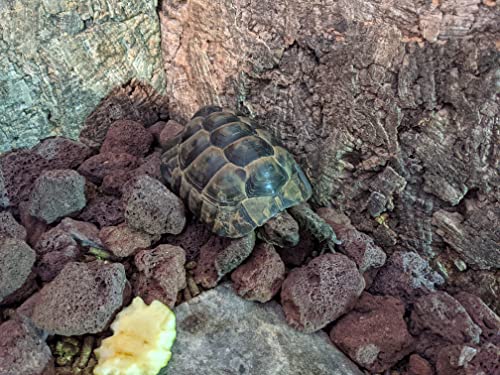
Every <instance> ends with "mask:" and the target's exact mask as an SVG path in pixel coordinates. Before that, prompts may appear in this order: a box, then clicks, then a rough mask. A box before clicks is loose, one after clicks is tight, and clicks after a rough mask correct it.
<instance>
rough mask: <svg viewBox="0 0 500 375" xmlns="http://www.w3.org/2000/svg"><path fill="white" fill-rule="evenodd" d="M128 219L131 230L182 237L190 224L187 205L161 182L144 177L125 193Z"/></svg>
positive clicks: (132, 184)
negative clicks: (186, 211)
mask: <svg viewBox="0 0 500 375" xmlns="http://www.w3.org/2000/svg"><path fill="white" fill-rule="evenodd" d="M122 200H123V205H124V207H125V219H126V220H127V223H128V224H129V225H130V227H132V228H135V229H137V230H142V231H144V232H147V233H150V234H164V233H171V234H179V233H181V232H182V229H183V228H184V225H185V224H186V216H185V213H184V204H183V203H182V201H181V200H180V198H179V197H177V196H176V195H175V194H174V193H172V192H171V191H170V190H168V189H167V187H166V186H165V185H163V184H162V183H161V182H160V181H158V180H156V179H154V178H152V177H149V176H146V175H141V176H137V177H135V178H133V179H132V180H131V181H129V182H128V183H127V185H126V186H125V187H124V189H123V196H122Z"/></svg>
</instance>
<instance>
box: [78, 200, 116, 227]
mask: <svg viewBox="0 0 500 375" xmlns="http://www.w3.org/2000/svg"><path fill="white" fill-rule="evenodd" d="M78 219H80V220H83V221H88V222H91V223H94V224H97V225H98V226H99V227H101V228H102V227H108V226H113V225H117V224H120V223H122V222H123V221H124V220H125V216H124V209H123V204H122V201H121V199H120V198H117V197H113V196H111V195H98V196H97V197H95V198H94V199H91V200H90V201H89V202H88V203H87V206H86V207H85V208H84V209H83V210H82V212H81V213H80V214H79V215H78Z"/></svg>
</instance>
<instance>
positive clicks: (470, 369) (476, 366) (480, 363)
mask: <svg viewBox="0 0 500 375" xmlns="http://www.w3.org/2000/svg"><path fill="white" fill-rule="evenodd" d="M499 358H500V346H498V345H494V344H491V343H485V344H484V345H482V346H481V347H480V348H479V349H478V353H477V354H476V355H475V356H474V358H472V360H471V361H470V362H469V363H468V364H467V365H466V366H465V374H466V375H476V374H481V375H482V374H499V373H500V361H499V360H498V359H499ZM439 375H440V374H439ZM453 375H455V374H453Z"/></svg>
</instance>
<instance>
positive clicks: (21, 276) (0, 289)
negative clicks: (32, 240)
mask: <svg viewBox="0 0 500 375" xmlns="http://www.w3.org/2000/svg"><path fill="white" fill-rule="evenodd" d="M35 259H36V253H35V251H34V250H33V249H32V248H31V247H29V246H28V244H27V243H26V242H24V241H21V240H19V239H17V238H11V237H2V236H0V304H1V303H6V302H5V300H6V299H7V297H8V296H9V295H11V294H13V293H14V292H16V291H17V290H18V289H21V287H23V285H24V284H25V283H26V281H27V280H28V279H29V276H30V275H31V268H32V267H33V264H34V263H35Z"/></svg>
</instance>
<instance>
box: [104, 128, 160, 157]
mask: <svg viewBox="0 0 500 375" xmlns="http://www.w3.org/2000/svg"><path fill="white" fill-rule="evenodd" d="M151 143H153V136H152V135H151V134H150V133H149V132H148V131H147V130H146V129H145V128H144V126H143V125H142V124H140V123H138V122H136V121H132V120H118V121H115V122H113V123H112V124H111V126H110V127H109V129H108V132H107V133H106V138H104V142H103V144H102V145H101V150H100V151H101V153H106V152H112V153H116V154H119V153H127V154H130V155H135V156H139V157H141V156H144V155H146V153H147V152H148V151H149V148H150V147H151Z"/></svg>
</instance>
